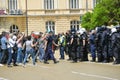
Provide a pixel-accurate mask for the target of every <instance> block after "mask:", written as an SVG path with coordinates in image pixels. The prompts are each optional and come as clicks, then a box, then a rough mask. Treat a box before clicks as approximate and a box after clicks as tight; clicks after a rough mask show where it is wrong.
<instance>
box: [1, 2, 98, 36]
mask: <svg viewBox="0 0 120 80" xmlns="http://www.w3.org/2000/svg"><path fill="white" fill-rule="evenodd" d="M95 3H96V0H0V31H3V30H6V31H10V32H17V31H20V32H27V31H28V34H30V33H31V31H39V32H40V31H41V32H46V31H54V32H55V33H61V32H66V31H67V30H70V29H72V28H75V29H76V30H77V29H79V28H80V27H81V25H80V23H81V17H82V15H84V14H85V13H86V12H88V11H89V12H92V10H93V9H94V6H95Z"/></svg>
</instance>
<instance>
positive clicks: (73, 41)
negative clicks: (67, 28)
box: [70, 30, 77, 63]
mask: <svg viewBox="0 0 120 80" xmlns="http://www.w3.org/2000/svg"><path fill="white" fill-rule="evenodd" d="M71 33H72V36H71V43H70V44H71V55H72V59H73V63H74V62H77V35H76V31H75V30H72V31H71Z"/></svg>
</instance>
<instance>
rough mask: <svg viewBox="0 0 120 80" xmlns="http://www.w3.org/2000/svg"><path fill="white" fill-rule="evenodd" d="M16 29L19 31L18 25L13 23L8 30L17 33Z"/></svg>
mask: <svg viewBox="0 0 120 80" xmlns="http://www.w3.org/2000/svg"><path fill="white" fill-rule="evenodd" d="M18 31H19V27H18V26H17V25H14V24H13V25H11V26H10V32H11V33H14V32H15V33H17V32H18Z"/></svg>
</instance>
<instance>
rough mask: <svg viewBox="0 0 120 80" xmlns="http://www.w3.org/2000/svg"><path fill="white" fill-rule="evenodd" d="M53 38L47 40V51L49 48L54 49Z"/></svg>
mask: <svg viewBox="0 0 120 80" xmlns="http://www.w3.org/2000/svg"><path fill="white" fill-rule="evenodd" d="M53 40H54V39H53V37H52V36H49V37H48V38H47V41H48V42H47V49H48V48H49V49H52V42H53Z"/></svg>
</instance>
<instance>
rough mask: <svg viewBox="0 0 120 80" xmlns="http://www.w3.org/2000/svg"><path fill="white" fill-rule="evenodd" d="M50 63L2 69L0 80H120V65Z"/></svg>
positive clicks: (61, 61)
mask: <svg viewBox="0 0 120 80" xmlns="http://www.w3.org/2000/svg"><path fill="white" fill-rule="evenodd" d="M56 57H57V56H56ZM57 58H58V57H57ZM49 62H50V64H43V63H40V62H38V63H37V65H36V66H33V65H32V64H31V63H28V64H27V66H26V67H25V68H23V67H22V66H18V67H12V68H8V67H7V66H3V67H0V80H120V65H112V63H107V64H104V63H92V62H79V63H71V62H70V61H67V60H60V62H59V63H58V64H54V63H53V61H49Z"/></svg>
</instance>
